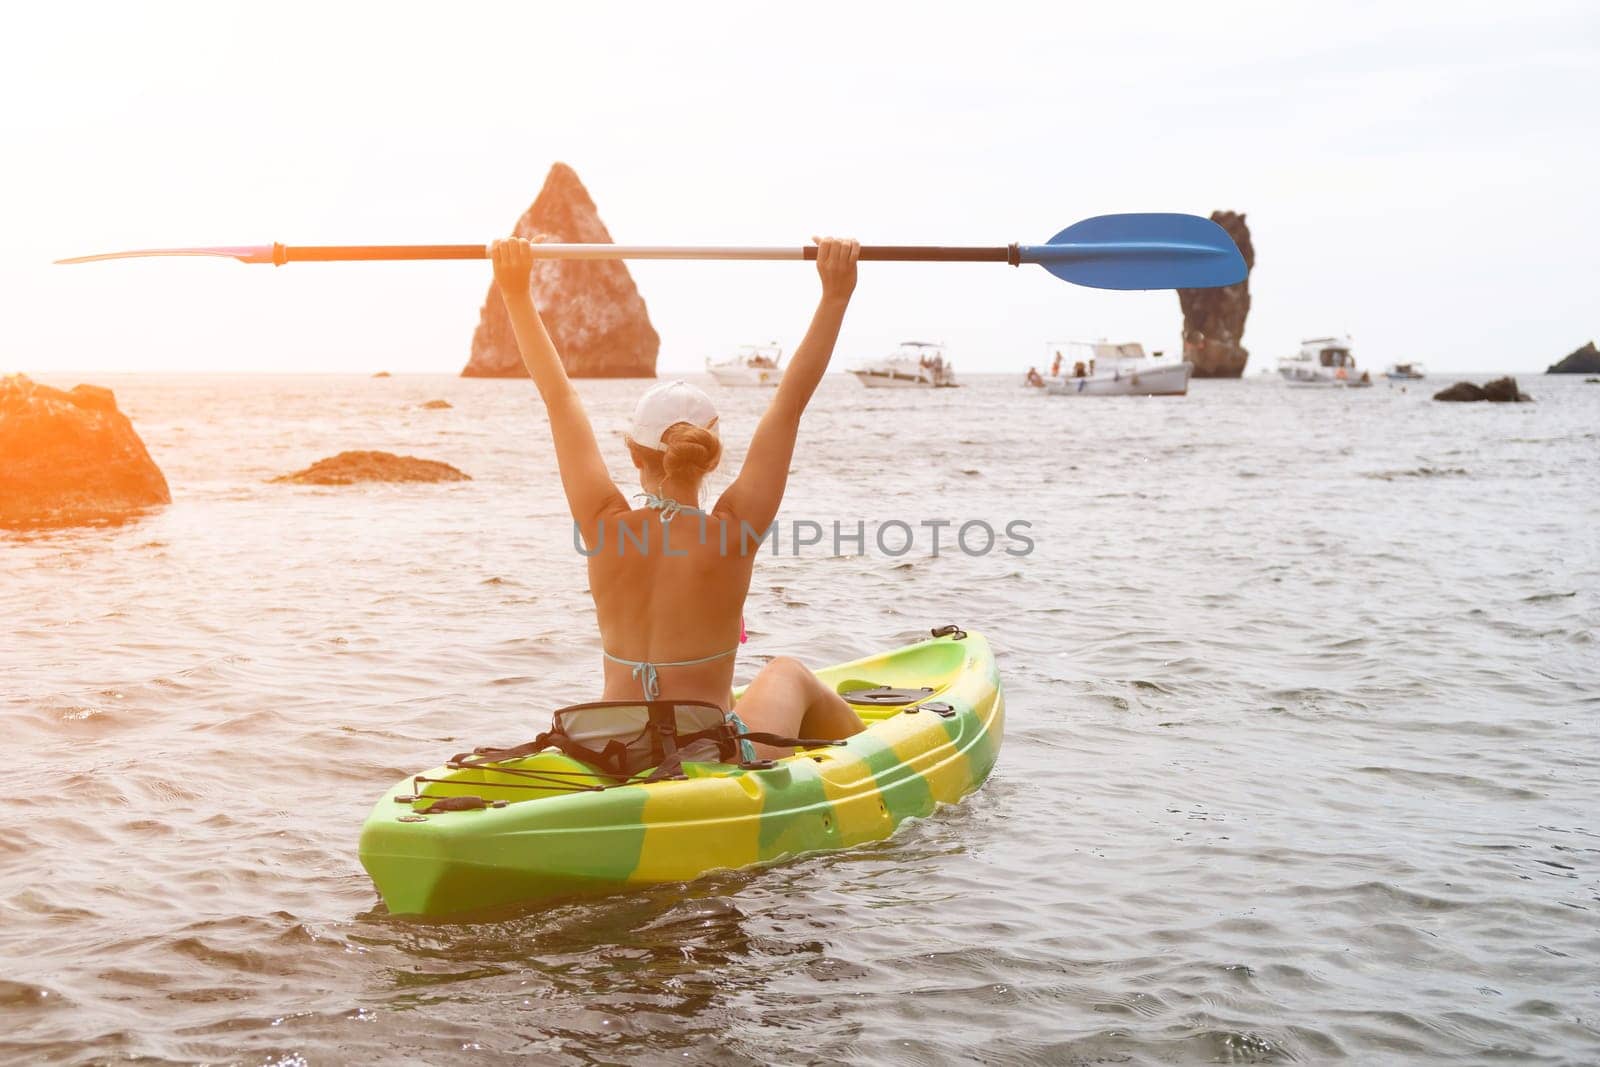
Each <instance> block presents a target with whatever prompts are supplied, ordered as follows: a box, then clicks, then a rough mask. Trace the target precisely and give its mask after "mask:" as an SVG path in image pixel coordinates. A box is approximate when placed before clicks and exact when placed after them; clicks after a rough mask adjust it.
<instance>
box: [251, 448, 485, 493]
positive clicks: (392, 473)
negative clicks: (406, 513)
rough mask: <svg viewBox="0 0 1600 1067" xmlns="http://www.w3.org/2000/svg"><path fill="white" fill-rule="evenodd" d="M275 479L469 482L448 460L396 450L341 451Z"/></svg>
mask: <svg viewBox="0 0 1600 1067" xmlns="http://www.w3.org/2000/svg"><path fill="white" fill-rule="evenodd" d="M272 481H274V482H293V483H294V484H296V485H353V484H355V483H356V482H470V481H472V479H471V478H470V477H468V476H467V475H465V474H462V473H461V472H460V471H458V470H456V469H455V468H454V467H452V466H450V464H448V463H440V462H439V461H438V460H432V459H418V458H417V457H415V456H397V455H395V454H394V453H393V452H340V453H339V454H338V455H337V456H330V457H329V458H327V459H319V460H317V461H316V462H315V463H313V464H312V465H311V466H309V467H307V468H306V469H305V470H303V471H295V472H294V473H293V474H284V475H280V476H279V477H277V478H273V479H272Z"/></svg>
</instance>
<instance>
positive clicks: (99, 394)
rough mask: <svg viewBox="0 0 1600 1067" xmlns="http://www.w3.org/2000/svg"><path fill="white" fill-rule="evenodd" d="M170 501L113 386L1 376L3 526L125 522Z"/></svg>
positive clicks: (0, 513) (0, 508) (162, 479)
mask: <svg viewBox="0 0 1600 1067" xmlns="http://www.w3.org/2000/svg"><path fill="white" fill-rule="evenodd" d="M171 502H172V493H171V492H170V491H169V490H168V488H167V479H166V477H165V476H163V475H162V473H161V469H160V468H159V467H157V466H156V464H155V461H154V460H152V459H151V458H150V453H149V452H148V451H147V450H146V449H145V447H144V442H143V441H142V440H140V439H139V435H138V433H137V432H135V430H134V428H133V423H131V422H129V421H128V417H127V416H126V415H124V414H123V413H122V412H120V411H118V410H117V400H116V397H115V396H114V395H112V392H111V390H109V389H102V388H100V387H99V386H94V385H79V386H76V387H74V388H73V389H72V390H71V391H70V392H63V391H62V390H60V389H52V388H51V387H50V386H48V385H40V384H38V383H37V382H35V381H33V380H32V379H30V378H28V377H26V376H24V375H21V374H17V375H12V376H11V377H6V378H0V528H10V529H17V528H23V527H38V526H77V525H85V524H92V523H103V522H119V521H122V520H124V519H127V518H131V517H133V516H135V515H138V514H139V513H140V512H142V511H144V510H145V509H147V508H151V507H155V506H158V505H161V504H170V503H171Z"/></svg>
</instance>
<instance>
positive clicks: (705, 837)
mask: <svg viewBox="0 0 1600 1067" xmlns="http://www.w3.org/2000/svg"><path fill="white" fill-rule="evenodd" d="M958 633H959V632H958ZM818 674H819V676H820V677H822V678H823V679H824V680H825V681H826V682H828V683H829V684H830V685H833V686H834V687H835V688H836V689H839V690H841V691H848V690H854V689H862V688H870V687H872V686H884V685H886V686H893V687H897V688H918V687H931V691H930V692H929V693H928V694H927V695H926V696H925V697H923V698H922V700H921V701H920V702H919V703H917V704H912V705H904V706H900V707H890V708H881V707H870V708H869V707H860V708H858V710H859V711H860V713H861V715H862V717H863V719H865V720H866V721H867V723H868V728H867V729H866V730H865V731H863V732H862V733H860V734H857V735H856V736H855V737H852V738H850V739H849V740H848V741H846V742H845V743H844V744H843V745H837V746H829V747H826V748H819V749H812V750H806V751H802V752H800V753H797V754H796V755H794V756H791V757H789V758H787V759H782V760H778V761H775V762H774V764H773V765H772V766H771V767H768V768H763V769H742V768H739V767H736V766H732V765H727V764H715V763H707V764H687V765H686V768H685V769H686V771H687V773H688V774H689V777H688V778H687V780H681V781H666V782H655V783H651V784H648V785H643V784H640V785H623V786H615V787H612V788H606V789H603V790H596V791H572V790H571V788H570V787H569V786H564V785H553V786H550V787H548V788H542V787H540V786H537V785H532V786H530V785H529V784H528V782H529V781H530V779H529V778H528V777H527V776H523V777H521V778H520V779H509V778H507V776H505V775H496V774H495V773H494V772H493V771H492V770H490V771H485V770H482V769H465V770H462V769H455V770H452V769H451V768H448V767H436V768H434V769H433V770H430V771H427V772H424V773H423V774H422V775H418V776H414V777H412V778H406V779H404V780H402V781H401V782H399V783H397V784H396V785H395V786H394V788H392V789H391V790H390V791H389V792H388V794H386V795H385V796H384V798H383V799H381V800H379V801H378V804H377V806H376V807H375V808H374V809H373V811H372V814H371V815H370V816H369V817H368V819H367V822H366V825H365V826H364V827H363V829H362V834H361V846H360V853H361V862H362V865H363V866H364V867H365V868H366V870H367V873H368V874H369V875H370V876H371V877H372V880H373V882H374V884H375V885H376V886H377V888H378V891H379V893H380V894H381V895H382V897H383V900H384V904H385V905H386V906H387V908H388V909H389V911H390V912H391V913H393V914H398V915H447V914H454V913H460V912H467V911H474V910H479V909H483V908H488V907H494V906H498V905H505V904H512V903H519V902H531V901H538V900H542V899H548V898H552V897H560V896H569V895H574V894H586V893H597V892H614V891H617V890H625V889H627V888H629V887H638V886H646V885H653V884H660V883H664V882H682V881H688V880H690V879H694V878H698V877H700V876H702V875H704V874H707V873H709V872H711V871H717V870H730V869H738V868H742V867H751V866H758V865H764V864H771V863H776V862H779V861H782V860H785V859H788V858H791V857H794V856H799V855H803V854H807V853H813V852H825V851H830V850H834V849H841V848H848V847H850V846H853V845H859V844H863V843H866V842H869V841H877V840H882V839H883V838H886V837H888V836H889V835H890V834H892V833H893V832H894V830H895V828H896V827H898V826H899V825H900V824H901V823H903V822H904V821H905V820H906V819H909V818H921V817H925V816H927V815H931V814H932V813H933V812H934V811H935V809H937V808H938V807H939V805H941V804H953V803H955V802H956V801H958V800H960V799H961V798H962V797H964V796H965V795H967V794H968V793H970V792H972V791H973V790H974V789H976V788H978V786H979V785H981V784H982V783H983V781H984V779H985V778H987V777H988V775H989V772H990V770H991V769H992V768H993V766H994V763H995V760H996V758H997V756H998V754H999V749H1000V743H1001V739H1002V736H1003V731H1004V719H1005V701H1004V697H1003V694H1002V691H1001V686H1000V679H999V674H998V671H997V669H996V666H995V662H994V657H993V654H992V652H991V651H990V649H989V645H988V642H987V641H985V640H984V638H983V637H982V636H981V635H978V634H964V635H960V636H959V637H958V636H956V635H951V636H947V637H940V638H936V639H934V640H931V641H924V642H921V643H919V644H915V645H909V646H907V647H905V648H901V649H896V650H894V651H892V652H887V653H884V654H882V655H878V656H871V657H867V658H864V659H860V660H855V661H852V662H850V663H844V664H839V665H838V666H835V667H830V668H827V669H824V670H822V671H819V672H818ZM506 766H510V767H517V768H519V769H522V770H525V771H526V770H534V771H550V772H554V773H556V774H561V775H566V776H568V777H566V778H564V779H562V781H564V782H569V783H576V784H577V785H579V786H580V787H581V786H583V785H598V784H600V782H601V781H602V780H601V779H598V778H595V777H593V776H592V775H590V774H588V773H587V768H585V767H584V765H582V764H580V763H577V762H576V761H574V760H571V759H570V758H568V757H566V756H564V755H561V754H559V753H556V752H553V751H550V752H544V753H539V754H536V755H534V756H530V757H526V758H524V759H522V760H515V761H510V762H509V763H507V764H506ZM503 778H507V780H506V781H501V779H503ZM419 794H422V795H424V796H423V798H422V799H416V798H418V796H419ZM468 795H470V796H476V797H479V798H481V799H483V800H484V801H485V802H486V803H488V804H489V805H490V806H487V807H484V808H480V809H476V810H464V811H448V812H442V813H437V814H422V813H421V811H422V809H424V808H426V807H429V806H431V805H432V804H433V803H434V802H435V799H436V798H438V797H441V796H468ZM497 801H503V802H504V803H503V806H500V807H495V806H493V804H494V803H495V802H497Z"/></svg>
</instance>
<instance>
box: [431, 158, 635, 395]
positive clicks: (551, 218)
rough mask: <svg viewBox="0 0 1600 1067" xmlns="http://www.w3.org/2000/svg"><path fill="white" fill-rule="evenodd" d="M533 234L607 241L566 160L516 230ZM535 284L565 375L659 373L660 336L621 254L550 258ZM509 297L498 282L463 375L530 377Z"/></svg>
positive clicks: (581, 241) (552, 171)
mask: <svg viewBox="0 0 1600 1067" xmlns="http://www.w3.org/2000/svg"><path fill="white" fill-rule="evenodd" d="M511 232H512V234H513V235H514V236H517V237H526V238H528V239H529V240H536V239H542V240H545V241H559V242H565V243H571V244H609V243H611V234H610V232H609V231H607V230H606V227H605V223H603V222H601V221H600V214H599V212H597V211H596V210H595V206H594V201H593V200H591V199H589V193H588V190H586V189H584V187H583V183H582V182H580V181H579V180H578V176H577V174H575V173H573V170H572V168H571V167H569V166H567V165H566V164H565V163H557V164H555V165H554V166H552V167H551V168H550V173H549V175H548V176H546V178H545V180H544V188H543V189H541V190H539V195H538V196H537V197H536V198H535V199H534V201H533V205H532V206H531V207H529V208H528V210H527V211H525V212H523V214H522V217H521V218H520V219H518V220H517V225H516V227H515V228H514V229H513V230H512V231H511ZM530 288H531V290H532V292H533V301H534V304H535V305H536V306H537V307H538V308H539V314H540V316H541V317H542V318H543V319H544V324H545V327H546V328H547V329H548V330H549V331H550V339H551V340H552V341H554V342H555V345H556V351H558V352H560V353H561V361H562V363H563V364H565V366H566V368H567V373H568V374H569V375H571V376H572V377H574V378H654V377H655V374H656V353H657V351H658V350H659V349H660V347H661V338H660V337H659V336H657V334H656V331H655V328H654V327H653V326H651V325H650V316H649V314H648V313H647V312H646V311H645V306H644V300H643V299H642V298H641V297H640V296H639V290H638V289H637V288H635V287H634V284H633V277H632V276H631V275H630V274H629V273H628V268H627V267H626V266H625V265H624V264H623V262H622V260H619V259H613V260H561V261H557V260H544V261H541V262H538V263H535V264H534V267H533V277H532V279H531V284H530ZM527 373H528V372H527V370H526V369H525V368H524V367H523V365H522V357H521V356H519V355H518V354H517V340H516V338H515V337H514V336H513V335H512V333H511V320H510V317H509V316H507V314H506V308H505V302H504V301H502V300H501V299H500V294H499V292H498V291H496V289H495V287H494V284H493V283H492V282H491V283H490V285H489V295H488V296H487V297H486V298H485V300H484V302H483V310H482V311H481V312H480V313H479V316H478V328H477V330H476V331H475V332H474V333H473V335H472V357H471V358H470V359H469V360H467V365H466V367H465V368H464V369H463V370H462V371H461V376H462V377H464V378H525V377H527Z"/></svg>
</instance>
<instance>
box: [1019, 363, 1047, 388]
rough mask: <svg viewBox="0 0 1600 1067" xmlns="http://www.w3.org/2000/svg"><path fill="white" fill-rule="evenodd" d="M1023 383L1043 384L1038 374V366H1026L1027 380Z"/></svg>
mask: <svg viewBox="0 0 1600 1067" xmlns="http://www.w3.org/2000/svg"><path fill="white" fill-rule="evenodd" d="M1024 384H1027V385H1032V386H1041V385H1043V384H1044V379H1043V378H1042V377H1040V376H1039V368H1038V367H1029V368H1028V377H1027V380H1026V382H1025V383H1024Z"/></svg>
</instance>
